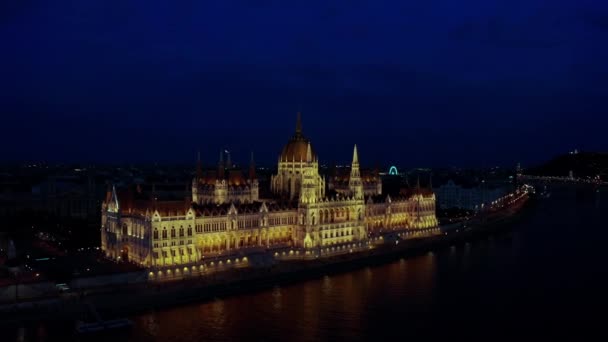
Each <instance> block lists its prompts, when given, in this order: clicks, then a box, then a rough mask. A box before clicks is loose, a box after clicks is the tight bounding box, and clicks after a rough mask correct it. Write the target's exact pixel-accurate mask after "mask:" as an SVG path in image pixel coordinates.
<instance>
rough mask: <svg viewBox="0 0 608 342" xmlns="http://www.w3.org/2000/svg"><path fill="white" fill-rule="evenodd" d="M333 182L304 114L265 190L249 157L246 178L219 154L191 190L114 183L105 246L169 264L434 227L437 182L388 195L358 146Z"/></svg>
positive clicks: (313, 247)
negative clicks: (323, 170)
mask: <svg viewBox="0 0 608 342" xmlns="http://www.w3.org/2000/svg"><path fill="white" fill-rule="evenodd" d="M251 164H252V165H253V162H252V163H251ZM225 172H228V175H226V173H225ZM330 183H331V184H332V189H331V190H329V189H326V184H325V180H324V178H323V177H321V175H320V174H319V159H318V156H317V154H316V153H315V151H314V149H313V147H312V144H311V142H310V141H309V140H308V139H307V138H305V136H304V135H303V132H302V124H301V119H300V115H299V114H298V120H297V125H296V131H295V134H294V135H293V137H292V138H291V139H290V140H289V142H288V143H287V145H285V147H284V148H283V150H282V152H281V154H280V155H279V158H278V169H277V174H275V175H273V176H272V177H271V180H270V188H271V191H270V196H269V197H268V198H264V199H260V198H258V197H259V196H258V195H257V194H258V188H257V187H258V185H257V180H256V176H255V172H254V168H253V167H252V166H251V167H250V172H249V176H248V177H247V178H245V177H243V176H242V174H240V173H238V172H237V173H233V174H232V176H231V174H230V170H226V168H225V167H224V165H223V164H222V162H221V158H220V165H218V170H217V173H215V174H208V175H204V174H202V171H201V170H200V163H199V167H198V169H197V175H196V176H195V178H194V180H193V182H192V190H191V191H192V194H191V198H189V199H186V200H182V201H178V200H176V201H166V200H162V199H160V198H158V197H157V196H154V194H153V193H152V194H149V193H148V194H146V193H144V192H138V191H137V190H135V191H134V190H133V189H132V188H128V189H123V190H120V189H116V188H112V189H111V191H108V193H107V196H106V199H105V201H104V203H103V205H102V218H101V225H102V227H101V244H102V249H103V251H104V252H105V253H106V255H107V256H108V257H111V258H115V259H122V260H125V259H128V260H130V261H133V262H135V263H138V264H141V265H143V266H146V267H153V268H162V267H169V266H175V265H189V264H193V265H194V263H196V262H199V261H200V260H201V259H202V258H205V257H207V258H210V257H214V256H217V255H221V254H229V253H239V252H242V251H247V250H251V249H256V248H262V249H273V250H274V249H276V250H281V248H292V249H298V251H300V250H301V251H303V253H304V252H314V251H318V250H320V249H321V248H325V249H327V248H332V249H333V248H338V247H342V248H344V247H348V248H357V246H359V247H361V248H365V243H366V242H367V241H368V239H369V237H370V236H372V235H374V234H379V233H381V232H385V231H404V232H405V231H407V232H416V231H422V230H429V229H431V228H432V229H435V228H436V227H437V224H438V222H437V218H436V216H435V195H434V194H433V192H432V191H431V190H430V189H421V188H420V187H419V186H418V187H416V188H412V189H409V190H406V191H403V192H402V193H401V195H399V196H394V198H391V197H390V196H384V195H382V187H381V183H380V182H379V179H378V177H377V175H374V174H373V173H371V174H365V173H364V174H362V173H361V171H360V165H359V155H358V152H357V147H356V146H355V147H354V149H353V156H352V163H351V167H350V169H349V174H348V176H345V175H342V176H340V177H337V176H336V177H332V178H331V179H330Z"/></svg>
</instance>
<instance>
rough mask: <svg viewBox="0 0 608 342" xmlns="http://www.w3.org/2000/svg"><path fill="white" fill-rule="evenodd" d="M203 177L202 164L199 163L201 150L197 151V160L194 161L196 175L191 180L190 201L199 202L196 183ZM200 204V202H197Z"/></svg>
mask: <svg viewBox="0 0 608 342" xmlns="http://www.w3.org/2000/svg"><path fill="white" fill-rule="evenodd" d="M202 178H203V166H202V163H201V152H200V151H199V152H198V160H197V162H196V175H195V176H194V179H193V180H192V190H191V192H192V202H194V203H199V196H198V185H199V184H200V181H201V179H202ZM199 204H200V203H199Z"/></svg>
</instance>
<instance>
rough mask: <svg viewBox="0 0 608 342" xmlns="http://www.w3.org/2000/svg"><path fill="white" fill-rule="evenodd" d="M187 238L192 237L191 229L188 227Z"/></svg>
mask: <svg viewBox="0 0 608 342" xmlns="http://www.w3.org/2000/svg"><path fill="white" fill-rule="evenodd" d="M188 236H192V227H188Z"/></svg>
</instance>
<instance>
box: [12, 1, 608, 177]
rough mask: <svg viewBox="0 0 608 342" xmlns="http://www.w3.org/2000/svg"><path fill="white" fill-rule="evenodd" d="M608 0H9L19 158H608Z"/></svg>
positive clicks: (476, 162) (428, 161)
mask: <svg viewBox="0 0 608 342" xmlns="http://www.w3.org/2000/svg"><path fill="white" fill-rule="evenodd" d="M607 3H608V2H606V1H602V0H595V1H589V0H571V1H564V0H547V1H541V0H523V1H519V0H517V1H516V0H506V1H488V0H460V1H454V0H426V1H409V0H400V1H384V2H383V1H328V0H324V1H317V0H312V1H311V0H308V1H295V0H294V1H278V0H277V1H271V0H256V1H244V0H241V1H227V0H223V1H186V0H181V1H154V0H141V1H108V0H87V1H83V0H74V1H59V0H58V1H48V0H44V1H28V0H2V1H0V81H1V82H0V114H1V115H2V118H3V120H2V121H3V125H2V134H0V145H1V146H2V149H1V151H2V156H1V157H0V158H1V159H2V160H6V161H38V160H45V161H87V162H90V161H92V162H150V161H156V162H163V163H169V162H188V161H192V162H193V163H194V161H195V159H196V152H197V150H199V149H200V150H201V152H202V157H203V160H204V162H205V163H206V164H208V165H209V164H215V163H216V160H217V156H218V150H219V149H220V147H223V146H224V147H226V148H228V149H230V150H231V151H232V155H233V160H235V161H241V162H247V161H248V159H249V151H251V150H253V151H254V152H255V155H256V159H257V160H258V164H270V163H272V164H274V163H275V162H276V159H277V156H278V154H279V153H280V150H281V148H282V146H283V145H284V144H285V143H286V141H287V140H288V138H289V137H290V136H291V135H292V134H293V131H294V127H295V116H296V112H297V111H298V109H301V110H302V113H303V127H304V133H305V134H306V135H307V136H308V137H309V138H311V139H312V142H313V146H314V147H315V149H316V150H317V152H318V154H319V156H320V158H321V161H322V162H327V163H331V162H334V161H335V162H338V163H340V162H348V161H350V158H351V156H352V145H353V144H354V143H357V144H358V147H359V154H360V160H361V162H362V163H363V164H364V165H367V166H373V165H375V164H376V163H381V164H383V165H386V164H398V165H404V166H407V167H427V166H491V165H504V166H513V165H515V163H516V162H518V161H521V162H522V163H524V164H531V163H537V162H540V161H543V160H545V159H548V158H550V157H552V156H554V155H556V154H559V153H563V152H567V151H568V150H571V149H574V148H578V149H580V150H594V151H606V150H608V139H607V138H606V135H605V134H606V133H605V132H606V127H607V125H608V111H607V107H608V106H607V103H608V4H607Z"/></svg>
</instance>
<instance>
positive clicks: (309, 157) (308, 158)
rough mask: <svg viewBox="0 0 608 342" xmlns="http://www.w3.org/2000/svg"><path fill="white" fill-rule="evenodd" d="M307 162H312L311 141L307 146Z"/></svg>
mask: <svg viewBox="0 0 608 342" xmlns="http://www.w3.org/2000/svg"><path fill="white" fill-rule="evenodd" d="M306 162H307V163H312V148H311V147H310V142H309V143H308V145H307V147H306Z"/></svg>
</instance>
